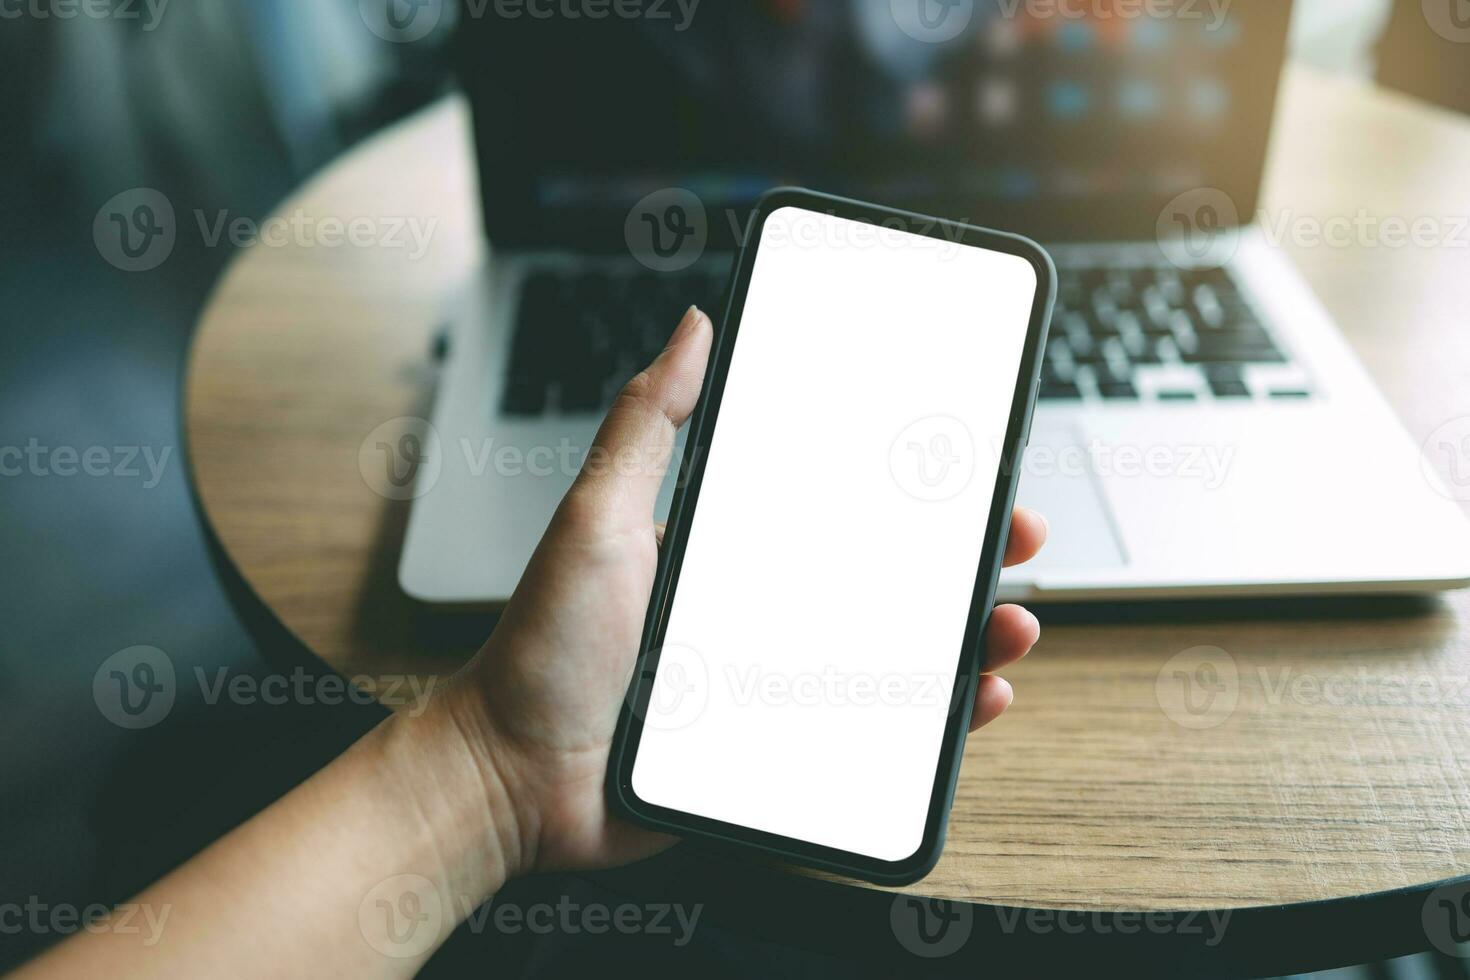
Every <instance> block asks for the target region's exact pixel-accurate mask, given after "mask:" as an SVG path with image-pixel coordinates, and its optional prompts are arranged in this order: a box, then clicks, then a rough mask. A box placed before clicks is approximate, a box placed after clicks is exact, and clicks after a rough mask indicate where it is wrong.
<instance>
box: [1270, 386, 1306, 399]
mask: <svg viewBox="0 0 1470 980" xmlns="http://www.w3.org/2000/svg"><path fill="white" fill-rule="evenodd" d="M1271 397H1272V398H1279V399H1281V400H1282V401H1301V400H1302V399H1304V398H1311V397H1312V393H1311V392H1310V391H1302V390H1301V389H1295V388H1294V389H1290V390H1284V391H1273V392H1271Z"/></svg>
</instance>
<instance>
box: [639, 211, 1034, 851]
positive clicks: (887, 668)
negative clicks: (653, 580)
mask: <svg viewBox="0 0 1470 980" xmlns="http://www.w3.org/2000/svg"><path fill="white" fill-rule="evenodd" d="M1036 290H1037V277H1036V273H1035V270H1034V269H1033V267H1032V265H1031V264H1030V262H1028V261H1027V260H1025V259H1023V258H1020V257H1018V256H1014V255H1008V254H1005V253H1001V252H995V251H990V250H987V249H982V248H977V247H974V246H970V245H963V244H959V243H958V242H956V241H954V240H953V238H945V239H933V238H928V237H925V236H920V235H915V234H912V233H909V232H905V231H900V230H897V229H894V228H884V227H882V226H876V225H873V224H870V223H865V222H858V221H854V220H851V219H847V218H841V217H834V216H831V215H826V214H820V213H817V212H814V211H809V210H805V209H800V208H795V207H783V208H780V209H778V210H776V211H774V212H773V213H772V214H771V215H770V216H769V217H768V218H767V220H766V224H765V227H764V232H763V234H762V239H761V242H760V245H759V250H758V252H757V255H756V258H755V266H754V269H753V272H752V275H751V281H750V289H749V293H748V296H747V299H746V302H745V308H744V315H743V317H742V318H741V321H740V324H739V332H738V336H737V339H736V342H735V349H734V353H733V355H732V357H731V363H730V370H729V375H728V379H727V383H726V387H725V392H724V398H723V402H722V405H721V407H720V412H719V416H718V419H717V421H716V423H715V427H714V431H713V435H712V437H711V441H710V445H709V448H708V457H707V460H706V465H705V472H704V478H703V483H702V486H701V488H700V492H699V498H698V503H697V506H696V508H695V511H694V515H693V520H692V523H691V524H690V529H689V536H688V542H687V546H686V549H685V553H684V560H683V564H682V570H681V572H680V575H679V580H678V583H677V587H676V591H675V594H674V599H673V602H672V605H671V607H670V610H669V616H668V628H667V631H666V634H665V638H664V643H663V646H662V655H661V658H660V660H659V664H658V667H657V670H656V673H655V675H654V677H653V681H652V691H651V696H650V702H649V705H648V709H647V711H646V712H645V715H644V728H643V735H642V740H641V743H640V745H639V748H638V753H637V758H636V759H635V760H634V765H633V772H632V787H633V790H634V792H635V793H636V794H637V795H638V797H639V798H641V799H642V800H643V801H645V802H647V803H650V804H655V805H658V806H663V807H668V808H671V809H674V810H678V811H681V812H684V813H689V814H697V815H699V816H703V817H707V818H711V819H715V820H721V821H726V822H728V823H732V824H736V825H740V826H743V827H749V828H754V829H757V830H762V831H766V832H769V833H772V834H779V835H782V836H784V837H790V838H795V839H797V840H800V841H804V842H809V843H815V844H820V845H825V846H828V847H833V848H838V849H841V850H844V851H850V852H855V853H857V854H861V855H865V856H868V857H870V858H874V859H877V860H880V861H897V860H902V859H906V858H909V857H911V856H913V855H914V854H915V852H916V851H917V850H918V849H919V848H920V847H921V845H922V843H923V834H924V828H925V823H926V818H927V816H928V810H929V802H930V797H931V793H932V790H933V786H934V781H935V775H936V772H937V769H938V763H939V757H940V751H941V744H942V742H943V736H944V731H945V723H946V721H947V720H948V718H949V714H950V711H951V707H952V705H951V700H952V698H951V694H952V691H953V688H954V684H955V674H956V671H957V670H958V667H959V662H960V656H961V648H962V646H963V639H964V632H965V625H966V620H967V618H968V616H969V614H970V605H971V599H972V594H973V591H974V588H975V582H976V575H977V571H978V569H979V566H980V553H981V550H982V546H983V544H984V541H985V536H986V530H987V525H988V523H989V515H990V510H991V503H992V495H993V493H994V489H995V484H996V477H997V473H998V466H999V451H1000V448H1001V446H1002V444H1003V441H1004V438H1005V434H1006V428H1007V423H1008V421H1009V414H1010V410H1011V403H1012V399H1013V397H1014V394H1015V386H1016V379H1017V376H1018V374H1019V369H1020V363H1021V358H1022V355H1023V348H1024V345H1025V340H1026V332H1027V327H1028V324H1029V322H1030V315H1031V307H1032V303H1033V299H1034V297H1035V294H1036Z"/></svg>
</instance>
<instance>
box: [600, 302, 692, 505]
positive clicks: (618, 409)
mask: <svg viewBox="0 0 1470 980" xmlns="http://www.w3.org/2000/svg"><path fill="white" fill-rule="evenodd" d="M713 343H714V327H713V325H712V324H711V323H710V319H709V317H707V316H705V315H704V313H703V312H701V311H700V310H699V309H698V308H697V307H693V306H691V307H689V311H688V312H687V313H685V314H684V319H683V320H681V321H679V326H678V328H677V329H675V330H674V335H673V336H672V337H671V338H669V345H668V347H666V348H664V352H663V353H662V354H660V355H659V356H658V357H657V358H656V359H655V360H654V362H653V363H652V364H650V365H649V366H648V367H646V368H644V369H643V370H642V371H641V372H639V374H638V376H637V377H635V378H634V379H633V380H632V381H629V382H628V383H627V384H626V385H624V386H623V390H622V391H621V392H619V394H618V397H617V400H616V401H614V402H613V405H612V408H610V409H609V410H608V413H607V418H606V419H604V420H603V423H602V428H600V429H599V430H598V431H597V438H596V439H595V440H594V441H593V444H592V449H591V450H590V451H589V452H588V454H587V461H586V463H585V464H584V465H583V467H582V472H581V473H580V474H579V475H578V476H577V482H576V484H575V486H574V487H573V488H572V489H573V493H575V494H577V495H579V496H585V497H588V498H591V499H590V500H587V501H586V502H587V503H589V504H590V505H591V506H592V507H593V508H594V510H595V511H596V512H598V513H600V514H601V515H602V516H603V517H604V518H606V519H608V520H612V521H615V522H618V523H624V522H627V523H635V522H640V521H641V522H647V521H650V520H651V519H652V517H653V505H654V502H655V500H656V499H657V497H658V491H659V487H660V486H661V485H662V484H663V480H664V474H665V473H666V472H667V471H668V466H669V457H670V456H671V455H672V453H673V449H674V435H675V433H677V432H678V430H679V427H680V426H682V425H683V424H684V423H685V421H687V420H688V418H689V415H690V413H691V412H693V411H694V404H695V402H697V401H698V400H699V391H700V388H701V387H702V386H703V385H704V372H705V367H706V366H707V364H708V363H709V353H710V346H711V345H712V344H713Z"/></svg>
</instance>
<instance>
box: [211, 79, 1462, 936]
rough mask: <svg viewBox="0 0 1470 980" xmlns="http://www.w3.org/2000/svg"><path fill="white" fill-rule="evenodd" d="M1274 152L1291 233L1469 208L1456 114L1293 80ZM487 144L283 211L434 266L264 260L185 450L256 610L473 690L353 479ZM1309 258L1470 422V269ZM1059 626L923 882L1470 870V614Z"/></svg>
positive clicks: (1445, 409) (1158, 883)
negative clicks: (1205, 719)
mask: <svg viewBox="0 0 1470 980" xmlns="http://www.w3.org/2000/svg"><path fill="white" fill-rule="evenodd" d="M1277 133H1278V136H1277V140H1276V144H1275V147H1274V151H1273V156H1272V162H1271V165H1270V180H1269V192H1268V196H1267V201H1268V209H1269V210H1271V211H1272V212H1273V213H1279V212H1280V211H1281V210H1282V209H1290V211H1291V212H1292V214H1293V215H1294V216H1296V217H1303V216H1308V217H1311V216H1315V217H1319V218H1327V217H1332V216H1337V215H1346V216H1352V215H1354V214H1356V213H1357V212H1358V210H1359V209H1360V208H1367V209H1368V210H1370V211H1372V212H1375V213H1378V214H1381V215H1401V216H1407V217H1410V218H1413V217H1416V216H1419V215H1438V216H1442V217H1446V218H1447V217H1449V216H1452V215H1467V214H1470V191H1467V188H1466V184H1465V181H1464V177H1465V174H1466V172H1467V169H1470V124H1467V123H1466V122H1465V121H1463V120H1461V119H1458V118H1455V117H1452V116H1449V115H1447V114H1441V113H1438V112H1436V111H1433V110H1430V109H1427V108H1423V107H1421V106H1419V105H1417V104H1414V103H1411V102H1409V101H1408V100H1405V99H1402V98H1398V97H1395V96H1392V95H1388V94H1385V93H1382V92H1379V91H1376V90H1374V89H1373V88H1371V87H1368V86H1361V85H1359V84H1356V83H1352V82H1347V81H1343V80H1337V79H1328V78H1324V77H1321V76H1317V75H1314V74H1311V73H1309V72H1307V71H1306V70H1305V69H1300V68H1294V69H1292V70H1291V71H1290V72H1289V75H1288V82H1287V85H1286V87H1285V90H1284V95H1283V105H1282V117H1281V120H1280V122H1279V124H1278V127H1277ZM468 144H469V136H468V127H467V120H466V111H465V108H464V106H463V105H462V104H461V103H460V102H459V101H457V100H455V99H447V100H445V101H443V102H440V103H438V104H436V105H434V106H432V107H430V108H429V109H427V110H425V111H423V112H421V113H420V114H418V115H417V116H415V117H413V118H411V119H409V120H407V121H406V122H404V123H402V124H401V125H398V126H396V127H394V128H392V129H390V130H389V131H387V132H384V133H382V134H380V135H379V136H377V137H376V138H375V139H373V140H371V141H369V142H368V143H367V144H365V145H364V146H362V147H360V148H358V149H357V150H355V151H354V152H352V153H350V154H348V155H347V156H346V157H345V158H344V159H342V160H341V161H340V162H338V163H337V164H335V165H334V166H332V167H331V168H329V169H328V170H327V171H326V172H325V173H324V174H322V175H321V176H320V177H319V178H317V179H316V180H314V181H312V182H311V183H310V184H309V185H308V186H307V187H305V188H304V189H303V190H302V191H301V192H300V193H299V194H298V195H296V197H295V198H293V199H292V200H291V201H289V202H288V203H287V204H286V205H284V206H283V208H282V209H281V212H280V213H282V214H290V213H292V212H295V211H297V210H298V209H299V210H301V211H304V212H305V213H306V214H308V215H314V216H323V215H335V216H339V217H343V218H351V217H354V216H369V217H376V218H384V217H394V216H406V215H417V216H421V217H424V218H433V219H436V220H437V221H438V226H437V229H436V231H435V234H434V237H433V241H432V248H431V250H430V251H429V252H428V254H427V255H425V256H423V257H422V258H420V259H417V260H413V259H411V258H410V257H409V256H408V255H407V254H406V252H405V251H403V250H392V249H381V248H338V249H329V248H321V247H318V248H305V247H289V248H271V247H256V248H253V249H251V250H249V251H246V252H244V253H242V254H241V255H240V256H239V257H238V258H237V260H236V261H235V262H234V264H233V265H232V266H231V268H230V269H229V271H228V273H227V274H226V275H225V277H224V279H223V281H222V282H221V283H220V285H219V288H218V290H217V292H216V293H215V295H214V297H213V299H212V300H211V302H210V303H209V305H208V307H207V309H206V310H205V312H204V315H203V318H202V322H201V324H200V326H199V330H198V334H197V337H196V340H195V342H194V348H193V352H192V356H191V362H190V365H189V373H188V380H187V432H188V448H189V456H190V461H191V464H192V466H193V475H194V479H195V482H196V486H197V489H198V494H199V497H200V500H201V502H202V507H203V509H204V511H205V513H206V514H207V517H208V520H209V522H210V524H211V525H212V527H213V530H214V532H215V533H216V534H217V537H218V539H219V541H220V543H221V544H222V546H223V548H224V550H225V551H226V553H227V554H228V555H229V556H230V558H231V559H233V561H234V563H235V564H236V565H237V566H238V569H239V571H240V573H241V574H242V576H243V577H244V579H245V580H246V582H248V584H249V585H250V587H251V588H253V590H254V591H255V592H256V593H257V594H258V596H259V597H260V598H261V599H262V600H263V601H264V603H265V604H266V605H267V606H269V608H270V609H271V610H273V611H274V612H275V614H276V615H277V616H279V618H280V619H281V621H282V622H283V623H284V624H285V626H286V627H287V628H288V629H290V630H291V631H292V632H293V633H294V634H295V635H296V636H297V637H299V638H300V639H301V640H302V641H303V642H304V643H305V644H306V645H307V646H308V647H309V648H310V649H312V650H313V651H315V652H316V653H317V654H319V655H320V656H321V657H322V658H323V659H324V660H326V662H327V663H329V664H331V665H332V666H333V667H335V668H337V669H339V670H340V671H342V672H343V673H345V674H349V675H352V674H360V673H361V674H369V675H381V674H391V673H402V672H414V673H421V674H431V673H432V674H438V673H444V672H448V671H451V670H453V669H454V668H455V667H457V666H458V665H459V664H460V663H462V662H463V660H464V659H465V658H466V657H468V656H469V654H470V653H471V652H472V651H473V649H474V648H475V646H476V645H477V643H478V641H479V639H480V638H481V634H482V632H483V630H484V629H485V628H487V625H488V620H486V619H483V618H478V617H471V618H469V619H465V618H463V617H445V616H441V615H436V614H434V613H431V612H429V611H427V610H424V609H421V608H419V607H417V606H415V605H414V604H413V603H412V602H410V601H409V600H408V599H406V598H405V597H403V596H402V595H401V594H400V593H399V591H398V589H397V587H396V583H395V572H394V569H395V563H396V559H397V554H398V548H399V544H400V540H401V536H402V529H403V525H404V517H405V514H406V505H405V504H401V503H393V502H390V501H387V500H385V499H384V498H383V497H381V496H379V495H378V494H376V493H374V492H373V491H372V490H370V489H369V488H368V486H367V485H366V484H365V483H364V480H363V478H362V477H361V476H360V475H359V472H358V448H359V445H360V444H361V443H362V441H363V439H364V437H365V436H366V435H367V434H368V433H369V432H370V431H371V430H373V429H374V428H375V427H376V426H377V425H379V424H380V423H382V422H384V421H386V420H389V419H393V418H395V417H399V416H405V415H425V414H426V413H427V409H428V404H429V400H430V398H431V394H432V387H433V383H434V367H433V360H432V358H431V356H430V349H431V346H432V338H433V337H434V335H435V330H436V327H437V326H438V325H439V324H440V322H441V315H442V304H443V302H444V300H445V297H446V295H447V294H448V293H449V292H450V290H451V289H452V288H453V287H454V286H455V284H457V283H459V282H461V281H463V280H464V279H465V277H466V276H468V275H470V274H471V272H472V270H474V269H475V268H476V266H477V264H478V263H479V262H480V261H481V259H482V258H483V256H482V252H481V245H480V230H479V227H478V210H477V207H476V205H475V203H474V201H475V190H474V177H473V174H472V169H471V165H470V158H469V145H468ZM1292 257H1293V259H1295V260H1296V261H1297V262H1298V264H1299V265H1300V267H1301V268H1302V269H1303V270H1304V272H1305V273H1306V275H1307V277H1308V278H1309V279H1310V280H1311V282H1312V284H1313V286H1314V287H1315V288H1316V289H1317V291H1318V293H1319V294H1320V295H1322V296H1323V297H1324V298H1325V299H1326V302H1327V305H1328V306H1329V307H1330V308H1331V310H1332V312H1333V313H1334V314H1335V315H1336V316H1337V317H1338V319H1339V320H1340V322H1341V323H1342V325H1343V327H1344V329H1345V330H1346V331H1347V333H1348V335H1349V337H1350V338H1351V341H1352V343H1353V345H1354V346H1355V347H1356V348H1357V350H1358V352H1359V354H1360V355H1361V356H1362V357H1363V359H1364V360H1365V361H1366V362H1367V364H1368V365H1369V367H1370V369H1371V370H1372V371H1373V373H1374V375H1375V377H1376V378H1377V380H1378V382H1379V384H1380V385H1381V386H1382V387H1383V389H1384V390H1385V391H1386V393H1387V394H1388V396H1389V398H1390V399H1391V400H1392V401H1393V403H1394V405H1395V406H1396V407H1397V409H1398V411H1399V412H1400V414H1401V416H1402V418H1403V419H1404V421H1405V423H1406V424H1407V426H1408V428H1409V430H1410V432H1411V433H1412V434H1413V435H1414V437H1415V438H1416V439H1423V438H1425V437H1427V436H1428V434H1429V433H1430V432H1432V431H1433V430H1434V429H1435V428H1437V427H1438V426H1440V425H1441V424H1442V423H1444V422H1446V421H1448V420H1450V419H1452V418H1455V417H1458V416H1466V415H1470V329H1467V321H1470V275H1467V272H1470V251H1467V250H1465V249H1464V248H1459V249H1456V248H1436V249H1420V248H1413V247H1408V248H1401V249H1388V248H1366V247H1358V248H1327V247H1319V248H1294V249H1292ZM1441 462H1442V461H1441ZM1344 533H1351V529H1344ZM1042 616H1043V619H1044V620H1050V623H1049V625H1048V628H1047V630H1046V633H1045V636H1044V638H1043V640H1042V642H1041V644H1040V646H1039V647H1038V648H1037V650H1036V651H1035V653H1034V654H1033V655H1032V656H1031V657H1030V658H1028V659H1027V660H1026V661H1025V662H1024V663H1023V664H1022V665H1020V666H1018V667H1017V668H1015V669H1013V670H1011V671H1009V672H1008V676H1009V677H1010V678H1011V680H1012V681H1013V682H1014V684H1015V687H1016V690H1017V692H1018V697H1017V700H1016V703H1015V706H1014V707H1013V708H1012V709H1011V711H1010V712H1008V713H1007V715H1006V717H1005V719H1004V720H1002V721H1001V722H1000V723H998V724H996V725H995V726H993V727H992V728H990V729H987V730H986V731H985V732H984V733H983V734H982V735H980V736H978V737H976V738H974V739H972V740H971V742H970V747H969V751H968V754H967V758H966V764H965V769H964V774H963V777H962V781H961V785H960V790H959V794H958V799H957V801H956V803H955V808H954V815H953V821H952V824H951V828H950V835H949V844H948V848H947V850H946V852H945V856H944V859H943V861H942V862H941V863H940V865H939V867H938V869H937V870H936V871H935V872H934V873H933V874H932V875H931V876H930V877H929V878H928V879H927V880H925V881H924V882H922V883H921V884H920V885H919V886H917V887H916V888H915V889H913V890H915V891H921V892H924V893H928V894H931V895H937V896H944V897H953V898H962V899H969V900H972V901H976V902H984V903H995V904H998V905H1005V906H1041V907H1061V908H1073V909H1102V910H1119V909H1190V908H1195V909H1206V908H1229V907H1240V906H1255V905H1270V904H1275V903H1294V902H1307V901H1314V900H1332V899H1341V898H1344V897H1348V896H1358V895H1363V894H1367V893H1374V892H1380V891H1384V890H1390V889H1400V888H1406V887H1411V886H1419V885H1423V884H1425V883H1428V882H1433V881H1437V880H1442V879H1447V878H1454V877H1458V876H1463V875H1466V874H1470V683H1467V678H1470V595H1466V594H1457V595H1451V596H1448V597H1446V598H1445V599H1443V600H1431V601H1428V602H1425V603H1421V604H1414V605H1410V606H1409V607H1408V608H1402V607H1398V606H1395V607H1391V608H1380V607H1378V606H1376V605H1373V604H1364V603H1361V602H1360V603H1355V604H1351V605H1348V606H1346V607H1344V606H1334V605H1330V604H1329V605H1328V606H1325V607H1324V606H1322V605H1313V606H1305V607H1303V606H1300V605H1285V606H1281V605H1267V604H1252V605H1251V606H1249V607H1248V608H1242V607H1240V606H1206V607H1203V608H1201V607H1191V608H1187V609H1160V608H1158V607H1149V608H1144V609H1138V610H1133V609H1127V608H1125V609H1119V610H1113V611H1111V612H1108V613H1099V612H1097V611H1091V612H1081V613H1079V612H1078V611H1076V610H1072V611H1049V610H1045V609H1043V610H1042ZM1200 645H1208V646H1214V647H1220V648H1223V649H1225V650H1226V651H1228V653H1229V654H1230V655H1231V657H1233V660H1234V663H1235V665H1236V667H1237V669H1238V678H1239V683H1238V703H1237V705H1236V707H1235V710H1234V711H1233V713H1231V714H1230V715H1229V716H1228V717H1226V718H1223V719H1222V720H1221V721H1220V724H1218V725H1217V726H1216V727H1211V728H1206V729H1202V730H1196V729H1191V728H1188V727H1184V726H1181V725H1180V724H1177V723H1176V722H1175V721H1173V720H1171V718H1170V716H1169V712H1166V711H1164V710H1161V702H1160V697H1159V695H1158V693H1157V685H1158V682H1159V678H1160V674H1161V670H1163V668H1165V666H1166V665H1167V664H1169V662H1170V660H1171V658H1173V657H1174V656H1175V655H1176V654H1179V653H1180V652H1181V651H1184V650H1187V649H1189V648H1192V647H1196V646H1200ZM1166 676H1167V672H1166ZM1398 676H1403V677H1406V678H1408V679H1410V680H1413V681H1419V682H1421V684H1422V685H1424V689H1422V690H1421V689H1410V690H1411V693H1410V694H1409V696H1408V698H1407V700H1408V702H1409V703H1402V704H1401V703H1388V704H1384V703H1375V702H1381V701H1384V700H1389V701H1393V700H1395V696H1394V694H1393V692H1394V691H1395V690H1397V688H1395V687H1394V686H1393V685H1394V683H1395V678H1396V677H1398ZM1303 678H1305V680H1303ZM1323 682H1325V684H1326V690H1327V692H1328V693H1325V694H1324V693H1320V692H1319V693H1315V694H1314V693H1313V690H1314V685H1318V684H1321V683H1323ZM1165 700H1167V698H1166V699H1165ZM1339 701H1342V702H1345V703H1337V702H1339Z"/></svg>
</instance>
